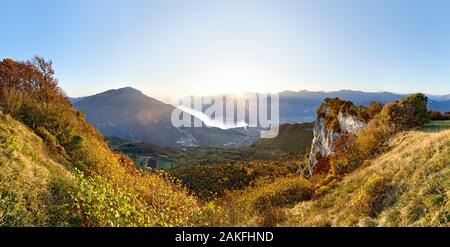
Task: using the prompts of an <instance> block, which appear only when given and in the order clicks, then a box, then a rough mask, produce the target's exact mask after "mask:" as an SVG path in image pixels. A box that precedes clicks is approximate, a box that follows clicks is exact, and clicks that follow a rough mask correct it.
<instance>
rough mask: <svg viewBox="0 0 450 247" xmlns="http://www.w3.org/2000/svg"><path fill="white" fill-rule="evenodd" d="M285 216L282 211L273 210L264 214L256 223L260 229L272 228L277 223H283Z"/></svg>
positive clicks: (278, 209)
mask: <svg viewBox="0 0 450 247" xmlns="http://www.w3.org/2000/svg"><path fill="white" fill-rule="evenodd" d="M286 220H287V215H286V213H285V212H284V210H282V209H280V208H274V209H271V210H269V211H267V212H264V213H263V214H262V215H261V216H260V217H259V218H258V221H257V224H258V226H262V227H274V226H277V225H278V224H279V223H282V222H285V221H286Z"/></svg>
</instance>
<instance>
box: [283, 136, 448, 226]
mask: <svg viewBox="0 0 450 247" xmlns="http://www.w3.org/2000/svg"><path fill="white" fill-rule="evenodd" d="M389 146H390V151H389V152H386V153H385V154H383V155H381V156H380V157H378V158H377V159H375V160H373V161H371V162H370V166H368V167H361V168H360V169H358V170H357V171H355V172H353V173H352V174H349V175H347V176H345V177H344V178H343V180H342V181H340V182H339V183H338V184H337V186H336V187H334V188H333V189H331V190H330V191H329V192H328V193H326V194H325V195H323V196H321V197H319V198H318V199H316V200H313V201H308V202H301V203H299V204H298V205H297V206H296V207H295V208H294V209H291V210H288V213H289V215H288V221H287V223H286V224H287V225H291V226H449V225H450V223H449V222H450V131H443V132H439V133H425V132H420V131H410V132H405V133H401V134H398V135H396V136H395V137H394V138H392V139H391V140H390V143H389ZM375 176H376V177H378V178H379V179H381V178H382V179H383V181H389V182H388V183H387V184H386V185H384V184H382V185H383V186H386V187H385V188H382V189H380V188H375V189H373V186H371V185H370V184H368V183H369V182H370V181H371V179H372V178H374V177H375ZM379 179H378V180H379ZM372 180H373V179H372ZM380 181H381V180H380ZM380 184H381V183H380ZM365 189H366V190H367V191H364V190H365ZM385 189H386V190H385ZM381 190H382V191H383V193H386V194H385V195H384V196H383V197H382V198H381V197H376V196H375V195H373V196H375V197H371V196H370V193H371V191H372V192H373V191H381ZM361 198H362V199H361ZM377 200H378V201H377ZM374 202H376V203H377V204H376V205H372V206H374V207H375V206H376V209H377V210H375V211H370V210H367V209H366V208H370V207H369V206H371V205H370V203H374ZM355 203H356V204H358V205H355ZM364 203H367V205H365V204H364ZM361 208H363V209H364V210H361ZM364 212H366V213H365V214H364Z"/></svg>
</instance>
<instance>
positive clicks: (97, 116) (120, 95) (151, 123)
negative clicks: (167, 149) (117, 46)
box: [72, 87, 257, 147]
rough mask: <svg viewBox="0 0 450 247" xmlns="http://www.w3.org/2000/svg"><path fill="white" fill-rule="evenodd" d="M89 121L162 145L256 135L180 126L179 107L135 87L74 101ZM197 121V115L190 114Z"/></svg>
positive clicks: (108, 131)
mask: <svg viewBox="0 0 450 247" xmlns="http://www.w3.org/2000/svg"><path fill="white" fill-rule="evenodd" d="M72 104H73V106H74V108H75V109H77V110H79V111H81V112H83V113H84V114H85V116H86V120H87V121H88V122H89V123H91V124H92V125H94V126H95V127H96V128H97V129H98V130H100V131H101V132H102V133H103V134H104V135H106V136H114V137H119V138H123V139H125V140H131V141H143V142H147V143H152V144H157V145H160V146H202V145H209V146H220V147H226V146H245V145H249V144H251V143H252V142H253V140H254V139H255V138H256V134H257V133H256V132H255V131H253V130H252V129H244V128H236V129H229V130H223V129H219V128H214V127H206V126H204V127H201V128H184V127H182V128H176V127H174V126H173V125H172V123H171V115H172V112H173V111H174V109H175V107H173V106H172V105H169V104H165V103H163V102H161V101H158V100H156V99H154V98H151V97H148V96H146V95H144V94H143V93H142V92H141V91H139V90H136V89H134V88H131V87H126V88H121V89H113V90H108V91H106V92H103V93H99V94H96V95H92V96H88V97H83V98H82V99H80V100H77V101H75V102H72ZM189 116H190V117H191V118H192V119H193V120H195V117H194V116H191V115H189Z"/></svg>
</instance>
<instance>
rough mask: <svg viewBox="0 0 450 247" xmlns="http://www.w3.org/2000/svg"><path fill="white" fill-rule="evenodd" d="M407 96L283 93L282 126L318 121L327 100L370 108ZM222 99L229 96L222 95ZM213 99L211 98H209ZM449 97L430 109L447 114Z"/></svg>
mask: <svg viewBox="0 0 450 247" xmlns="http://www.w3.org/2000/svg"><path fill="white" fill-rule="evenodd" d="M249 94H250V93H246V94H244V95H243V96H242V97H241V99H233V97H234V98H235V96H233V95H230V97H229V98H231V99H233V100H246V98H248V95H249ZM406 95H407V94H397V93H390V92H363V91H354V90H339V91H329V92H326V91H307V90H301V91H283V92H280V93H279V100H280V101H279V105H280V124H286V123H304V122H313V121H315V120H316V114H317V109H318V108H319V106H320V104H321V103H322V102H323V101H324V100H325V98H340V99H342V100H347V101H351V102H353V103H354V104H355V105H363V106H369V105H370V104H371V103H372V102H379V103H383V104H385V103H388V102H392V101H397V100H400V99H401V98H403V97H404V96H406ZM220 96H221V97H225V96H227V99H228V95H220ZM207 97H211V96H207ZM447 97H449V96H448V95H443V96H438V95H430V96H429V104H428V107H429V109H432V110H436V111H441V112H447V111H450V100H447Z"/></svg>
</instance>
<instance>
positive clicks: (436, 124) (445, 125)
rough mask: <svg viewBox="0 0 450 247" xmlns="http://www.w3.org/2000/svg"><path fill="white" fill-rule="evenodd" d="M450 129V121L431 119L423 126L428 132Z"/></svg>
mask: <svg viewBox="0 0 450 247" xmlns="http://www.w3.org/2000/svg"><path fill="white" fill-rule="evenodd" d="M447 129H450V121H449V120H447V121H431V122H429V123H427V124H425V126H424V127H423V128H422V130H423V131H427V132H439V131H443V130H447Z"/></svg>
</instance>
